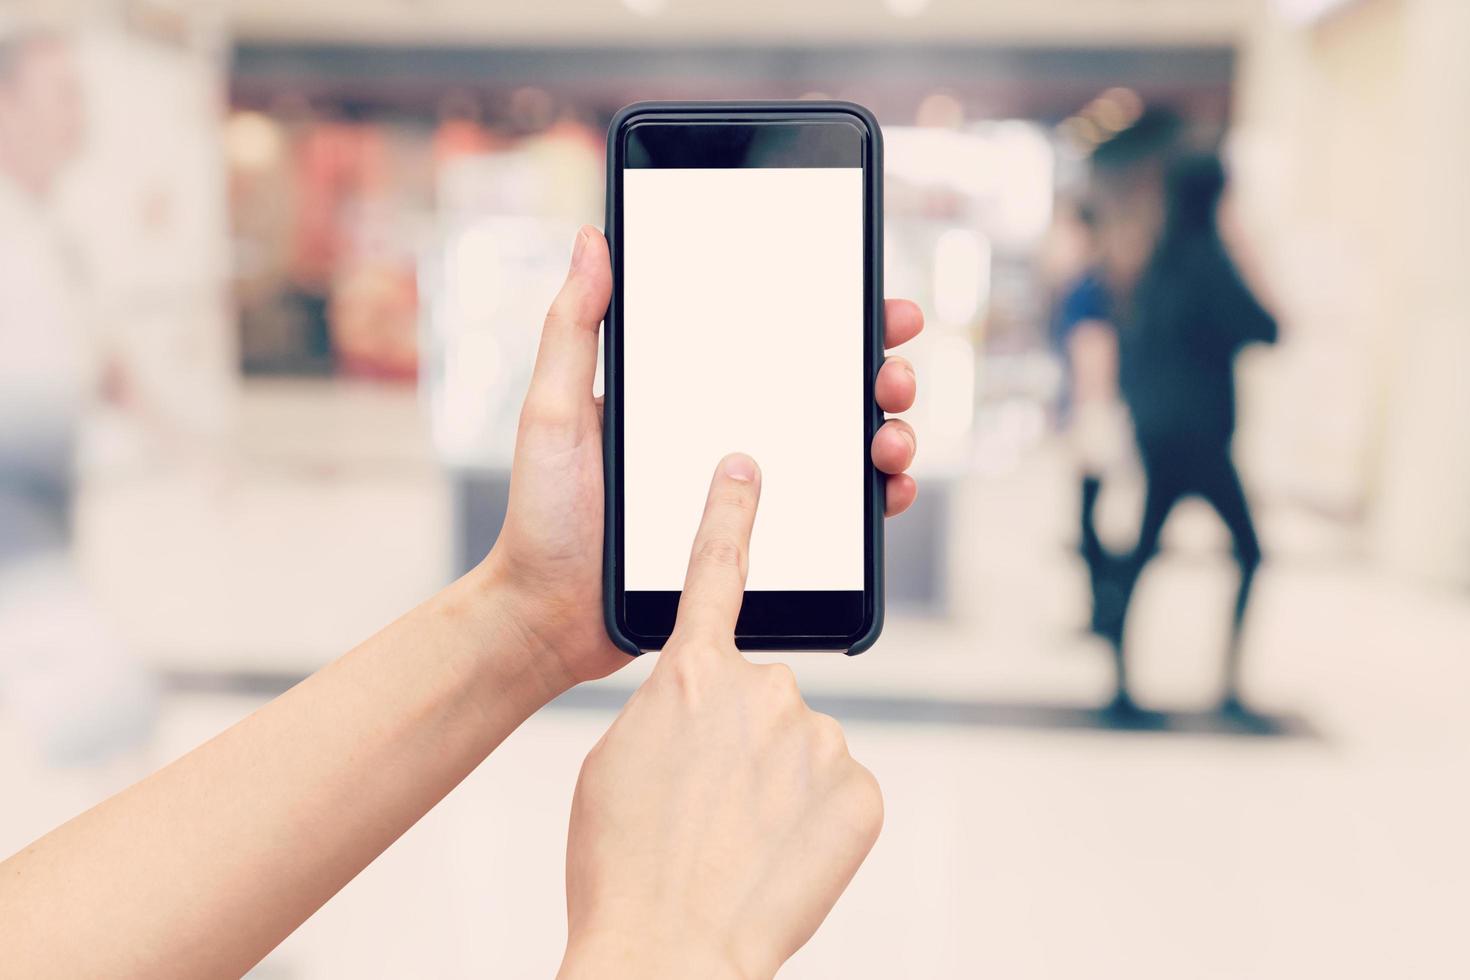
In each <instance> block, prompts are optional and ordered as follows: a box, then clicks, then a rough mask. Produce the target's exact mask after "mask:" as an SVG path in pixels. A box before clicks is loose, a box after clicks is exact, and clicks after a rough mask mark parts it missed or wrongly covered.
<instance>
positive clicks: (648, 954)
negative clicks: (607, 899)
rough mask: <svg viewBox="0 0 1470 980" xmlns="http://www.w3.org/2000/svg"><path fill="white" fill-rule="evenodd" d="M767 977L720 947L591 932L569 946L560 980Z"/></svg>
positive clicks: (675, 938) (683, 940) (680, 938)
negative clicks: (743, 964) (745, 965)
mask: <svg viewBox="0 0 1470 980" xmlns="http://www.w3.org/2000/svg"><path fill="white" fill-rule="evenodd" d="M762 976H766V974H758V973H752V972H749V971H747V970H745V969H743V968H742V967H741V966H740V965H739V964H738V962H737V960H736V958H735V957H734V956H733V955H732V954H731V953H730V952H729V951H728V950H723V949H720V948H719V947H718V945H717V944H714V943H703V944H701V943H698V942H691V941H689V940H688V938H687V937H683V936H657V935H644V934H636V935H635V934H633V933H631V932H625V931H613V930H589V931H586V932H582V933H579V934H577V935H574V936H572V937H571V938H570V939H569V940H568V941H567V952H566V956H565V957H564V958H563V959H562V965H561V970H560V971H559V972H558V973H557V980H582V978H597V980H618V978H623V977H627V978H637V980H676V978H677V980H684V978H687V977H701V978H707V980H757V978H758V977H762Z"/></svg>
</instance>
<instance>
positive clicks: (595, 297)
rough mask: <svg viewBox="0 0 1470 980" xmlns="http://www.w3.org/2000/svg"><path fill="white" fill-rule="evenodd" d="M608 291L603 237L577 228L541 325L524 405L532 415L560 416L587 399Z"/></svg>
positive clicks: (589, 229) (609, 281)
mask: <svg viewBox="0 0 1470 980" xmlns="http://www.w3.org/2000/svg"><path fill="white" fill-rule="evenodd" d="M611 295H612V265H611V262H610V261H609V258H608V251H607V241H606V240H605V239H604V238H603V237H602V233H601V232H599V231H598V230H597V229H596V228H593V227H592V226H590V225H584V226H583V227H582V229H581V230H580V231H578V232H577V242H576V245H574V246H573V248H572V265H571V268H570V269H569V270H568V271H567V279H566V282H565V283H563V284H562V287H561V292H559V293H557V294H556V299H554V300H552V302H551V309H550V310H548V311H547V313H546V323H545V324H544V325H543V326H542V328H541V346H540V348H539V349H538V350H537V352H536V368H535V370H534V372H533V373H532V375H531V390H530V391H529V392H528V393H527V395H526V407H527V408H528V409H530V410H531V412H532V414H533V415H535V416H538V417H547V416H550V417H553V418H558V417H560V418H565V417H567V416H569V415H571V414H572V413H573V412H578V411H581V409H582V406H583V405H584V404H590V403H591V400H592V379H593V377H594V375H596V373H597V328H598V325H599V324H601V323H602V318H603V317H604V316H605V315H606V314H607V304H608V300H609V298H610V297H611Z"/></svg>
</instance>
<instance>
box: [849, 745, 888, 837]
mask: <svg viewBox="0 0 1470 980" xmlns="http://www.w3.org/2000/svg"><path fill="white" fill-rule="evenodd" d="M851 799H852V807H853V813H854V816H855V817H856V819H857V823H858V826H859V827H860V828H861V829H862V830H863V832H864V833H865V834H866V835H868V836H869V837H871V838H872V839H874V840H876V839H877V837H878V832H879V831H881V830H882V829H883V788H882V787H881V786H879V785H878V779H877V777H876V776H874V775H873V774H872V773H871V772H869V771H868V769H867V768H866V767H865V766H862V765H859V764H858V763H856V762H854V763H853V774H852V778H851Z"/></svg>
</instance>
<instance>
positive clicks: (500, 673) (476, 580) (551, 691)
mask: <svg viewBox="0 0 1470 980" xmlns="http://www.w3.org/2000/svg"><path fill="white" fill-rule="evenodd" d="M441 601H442V602H443V603H444V604H445V609H446V611H447V615H448V616H450V617H451V618H453V619H456V620H459V621H461V623H462V625H463V627H464V628H465V630H466V631H467V632H468V634H469V635H470V636H472V637H474V647H475V657H476V659H477V671H476V672H477V674H478V675H479V676H480V677H481V678H482V679H483V680H484V681H485V682H486V683H487V684H488V685H490V686H492V687H494V688H495V689H496V690H497V691H500V692H505V691H513V692H516V693H517V694H518V695H519V696H520V697H521V698H523V699H524V700H526V701H527V702H528V704H527V708H528V709H529V711H535V710H537V709H539V708H541V707H543V706H544V705H546V704H547V703H549V702H551V701H553V700H555V699H556V698H557V697H559V696H561V695H562V694H564V693H566V692H567V691H568V690H570V689H571V688H572V687H574V686H575V685H576V679H575V678H573V677H571V676H570V675H569V674H568V672H567V671H566V669H565V666H564V665H563V664H562V661H561V659H560V658H559V657H557V656H556V653H555V651H554V650H552V649H550V647H549V646H548V645H547V644H546V643H545V642H543V640H542V638H541V635H540V633H539V632H538V630H537V628H536V624H535V623H533V622H531V621H530V618H529V617H528V609H527V604H526V603H525V602H524V601H523V599H522V598H521V597H520V596H519V595H518V594H517V593H516V591H515V589H514V588H513V587H512V585H511V584H510V582H509V580H508V578H507V576H506V575H505V574H504V572H503V570H502V569H501V568H500V566H499V564H498V563H497V562H495V561H494V560H493V556H492V557H491V558H487V559H486V560H485V561H483V562H481V563H480V565H478V566H477V567H476V568H475V569H474V570H472V571H471V572H470V573H469V574H468V575H466V576H464V577H463V578H462V579H460V580H459V581H457V582H455V583H454V584H453V585H452V586H450V587H449V589H448V590H446V591H445V592H444V593H442V594H441Z"/></svg>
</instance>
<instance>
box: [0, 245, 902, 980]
mask: <svg viewBox="0 0 1470 980" xmlns="http://www.w3.org/2000/svg"><path fill="white" fill-rule="evenodd" d="M611 281H612V276H611V271H610V265H609V260H608V251H607V245H606V243H605V241H604V240H603V238H602V236H601V234H599V233H598V232H597V230H596V229H593V228H583V229H582V230H581V231H580V232H579V233H578V236H577V242H576V245H575V248H574V257H573V260H572V267H571V270H570V271H569V273H568V276H567V280H566V283H565V284H564V286H563V288H562V290H561V292H560V293H559V294H558V296H557V298H556V300H555V301H554V302H553V304H552V307H551V310H550V312H549V313H548V315H547V318H546V323H545V326H544V328H543V331H542V337H541V346H540V349H539V351H538V354H537V360H536V367H535V371H534V376H533V378H532V382H531V387H530V390H529V392H528V393H527V396H526V401H525V407H524V410H523V412H522V416H521V423H520V429H519V433H518V436H517V443H516V453H515V459H514V463H513V468H512V478H511V496H510V504H509V509H508V512H507V515H506V522H505V527H504V529H503V531H502V533H501V537H500V540H499V541H498V542H497V543H496V545H495V548H494V549H493V550H492V551H491V553H490V554H489V555H488V556H487V557H486V559H485V560H484V561H483V562H482V563H481V564H480V565H479V566H478V567H477V568H475V569H474V570H473V571H471V572H470V573H469V574H468V575H466V576H464V577H463V578H461V579H460V580H458V581H457V582H455V583H453V584H452V585H450V586H449V587H448V588H446V589H445V590H444V591H443V592H441V593H439V594H438V595H436V596H434V597H433V598H431V599H429V600H428V601H427V602H425V603H424V604H423V605H421V606H419V607H418V608H416V609H414V610H413V611H411V612H409V613H408V614H406V615H405V616H403V617H402V618H400V619H399V620H397V621H396V622H394V623H393V624H391V625H389V626H388V627H387V628H385V629H384V630H383V631H381V632H380V633H378V634H377V635H376V636H374V637H372V638H371V639H369V640H367V641H366V642H364V643H363V644H361V645H360V646H358V647H357V648H356V649H354V650H352V651H351V652H349V653H348V654H346V655H345V656H343V657H342V658H341V659H339V660H337V661H335V662H334V663H332V664H330V665H328V666H327V667H325V668H323V669H322V670H320V671H318V672H317V673H316V674H314V675H312V676H311V677H309V678H307V679H306V680H305V681H303V682H302V683H300V684H298V685H297V686H296V687H294V688H292V689H291V690H290V691H288V692H286V693H285V694H283V695H282V696H281V697H279V698H277V699H275V700H274V701H272V702H270V703H269V704H267V705H265V706H264V707H262V708H261V709H260V710H258V711H256V712H255V713H254V714H252V715H251V716H250V717H248V718H246V719H245V720H244V721H242V722H240V723H239V724H237V725H235V726H234V727H232V728H230V729H228V730H227V731H225V732H223V733H222V734H220V735H219V736H217V737H215V738H214V739H212V740H211V741H209V742H207V743H205V744H204V745H202V746H200V747H198V748H196V749H194V750H193V751H192V752H190V753H189V754H187V755H185V756H184V757H183V758H181V759H179V760H178V761H176V762H174V763H173V764H171V765H169V766H167V767H165V768H164V769H162V770H160V771H158V772H157V773H154V774H153V775H152V776H150V777H148V778H147V779H145V780H143V781H142V782H140V783H138V784H137V785H135V786H133V787H131V788H129V789H127V790H124V791H123V792H122V793H119V794H118V795H116V796H114V797H112V798H111V799H109V800H107V801H105V802H103V803H101V804H99V805H98V806H96V807H94V808H93V809H91V810H89V811H87V812H86V813H84V814H82V815H81V816H79V817H77V818H75V819H73V820H72V821H70V822H69V823H67V824H64V825H63V826H61V827H59V828H57V829H56V830H54V831H52V832H51V833H49V834H47V835H46V836H44V837H42V838H41V839H40V840H38V841H36V842H35V843H33V844H31V845H30V846H28V847H26V848H25V849H24V850H22V851H21V852H20V853H18V854H16V855H15V856H13V857H11V858H10V859H8V860H7V861H5V862H4V863H0V964H3V970H0V972H5V973H7V975H8V974H12V973H13V974H14V975H16V976H24V977H28V978H47V977H58V978H60V977H66V978H75V977H94V976H107V977H148V978H166V977H181V978H182V977H226V976H240V975H241V974H243V973H245V972H246V971H247V970H249V969H250V968H251V967H252V966H253V965H254V964H255V963H257V962H258V961H259V960H260V959H261V958H262V957H264V956H265V955H266V953H268V952H270V950H271V949H273V948H274V947H275V946H276V945H277V944H279V943H280V942H281V940H283V939H284V938H285V937H286V936H288V935H289V934H290V933H291V932H292V931H294V930H295V929H296V928H297V927H298V926H299V925H300V924H301V923H302V922H304V921H305V920H306V919H307V918H308V917H310V916H311V915H312V914H313V913H314V912H315V911H316V910H317V909H318V908H319V907H320V906H321V905H322V904H323V903H324V902H325V901H326V900H327V899H328V898H330V897H331V896H332V895H334V894H335V893H336V892H337V891H338V890H339V889H341V888H342V886H343V885H345V884H346V883H347V882H349V881H351V880H352V878H353V877H354V876H356V875H357V873H358V872H360V871H361V870H362V869H363V868H364V867H366V866H367V865H368V864H369V863H370V862H371V861H372V860H373V859H374V858H376V857H377V856H378V854H380V853H381V852H382V851H383V850H384V849H385V848H387V847H388V845H390V844H391V843H392V842H393V841H394V840H396V839H397V838H398V837H399V836H400V835H401V834H402V833H403V832H404V831H406V830H407V829H408V828H409V827H411V826H412V825H413V824H414V823H415V822H416V821H417V820H418V819H419V818H420V817H422V816H423V815H424V814H425V813H427V812H428V810H429V809H430V808H432V807H433V806H434V805H435V804H436V803H437V802H438V801H439V800H440V799H441V798H443V796H444V795H445V794H446V793H448V792H449V790H451V789H452V788H454V786H455V785H457V784H458V783H459V782H460V781H461V780H462V779H463V778H464V777H465V776H466V775H468V774H469V773H470V771H472V770H473V769H474V768H475V767H476V766H477V765H479V764H480V762H482V761H483V760H484V759H485V757H486V756H487V755H488V754H489V753H490V752H491V751H492V750H493V749H495V747H496V746H498V745H499V744H500V743H501V742H502V741H503V740H504V739H505V737H506V736H507V735H509V734H510V733H511V732H512V731H514V730H515V728H516V727H517V726H518V725H520V724H521V722H523V721H525V720H526V719H527V718H528V717H530V716H531V715H532V714H534V713H535V712H536V711H537V710H539V709H540V708H541V707H543V706H544V705H545V704H547V703H548V702H549V701H551V700H552V699H553V698H555V697H556V696H558V695H559V694H561V693H563V692H565V691H566V690H568V689H569V688H571V687H573V686H575V685H576V684H577V683H579V682H581V681H584V680H589V679H592V678H596V677H602V676H605V675H607V674H609V673H611V672H612V671H614V670H616V669H617V668H618V667H620V666H622V665H623V664H625V663H627V662H628V657H627V655H626V654H623V653H622V652H620V651H619V650H617V649H616V648H615V647H614V646H613V645H612V644H611V642H610V641H609V640H608V638H607V635H606V633H605V631H604V628H603V624H602V615H601V605H602V604H601V595H602V499H603V497H602V435H601V412H600V409H599V406H598V404H597V402H596V400H595V399H594V398H593V394H592V378H593V373H594V371H595V368H596V360H597V330H598V324H599V323H600V321H601V319H602V315H603V312H604V311H605V310H606V308H607V303H608V297H609V293H610V289H611ZM887 321H888V341H889V345H890V346H896V345H897V344H899V343H902V342H904V341H906V340H908V339H911V338H912V337H913V336H914V335H916V334H917V333H918V332H919V330H920V329H921V327H922V318H921V316H920V314H919V312H918V310H917V308H916V307H914V306H913V304H911V303H903V302H899V303H890V304H889V306H888V309H887ZM877 390H878V394H877V398H878V402H879V404H880V406H881V407H883V408H884V409H885V410H886V411H903V410H904V409H906V408H908V407H909V405H910V404H911V403H912V401H913V397H914V382H913V373H912V369H911V368H908V367H907V365H906V363H905V362H902V361H901V360H899V359H891V360H890V362H889V363H887V364H885V365H884V367H883V369H882V372H881V373H880V375H879V378H878V386H877ZM912 439H913V435H912V430H911V429H909V427H908V426H907V425H906V424H905V423H902V422H900V421H897V420H894V421H890V422H888V423H886V424H885V425H884V427H883V428H882V429H881V430H880V431H879V432H878V434H877V436H876V437H875V439H874V442H873V446H872V454H873V459H874V462H875V464H876V465H877V466H878V467H879V468H880V469H881V470H883V471H884V472H885V473H888V474H890V476H889V484H888V503H889V511H890V513H897V512H899V511H901V510H902V509H904V508H905V507H907V506H908V505H909V503H911V502H912V500H913V496H914V485H913V481H912V479H911V478H910V477H909V476H907V475H906V474H905V473H904V470H906V469H907V467H908V466H909V464H910V462H911V461H912V458H913V442H912ZM507 887H511V886H510V885H507Z"/></svg>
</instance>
